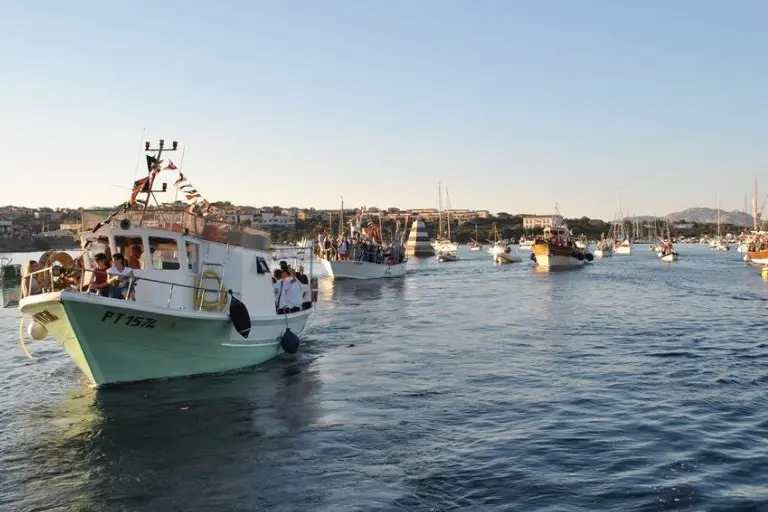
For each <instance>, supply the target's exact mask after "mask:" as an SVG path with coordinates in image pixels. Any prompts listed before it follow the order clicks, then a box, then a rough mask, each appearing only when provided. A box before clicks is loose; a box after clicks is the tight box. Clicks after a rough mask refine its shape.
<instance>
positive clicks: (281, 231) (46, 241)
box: [0, 214, 750, 253]
mask: <svg viewBox="0 0 768 512" xmlns="http://www.w3.org/2000/svg"><path fill="white" fill-rule="evenodd" d="M565 221H566V222H567V224H568V227H569V228H570V229H571V230H572V231H573V234H574V236H580V235H584V236H586V237H587V238H588V239H590V240H597V239H600V238H601V236H603V235H605V236H606V237H609V236H610V232H611V223H610V222H605V221H602V220H599V219H589V218H588V217H581V218H574V219H565ZM425 224H426V227H427V232H428V233H429V234H430V237H432V236H433V235H434V233H435V232H436V230H437V222H436V221H435V222H425ZM494 224H495V225H496V226H497V228H498V232H499V236H500V237H501V238H514V239H515V240H517V239H519V238H520V237H521V236H526V237H531V236H535V235H540V234H542V233H543V229H541V228H537V229H533V230H524V229H523V218H522V216H518V215H507V214H501V215H498V216H496V217H491V218H488V219H477V220H475V221H467V222H462V223H461V224H458V225H456V224H454V227H453V228H452V231H453V233H454V237H455V240H456V241H457V242H458V243H460V244H466V243H468V242H470V241H471V240H472V239H473V238H475V226H477V238H478V240H477V241H478V242H480V243H482V244H485V243H488V240H490V239H491V238H492V229H493V225H494ZM246 225H247V224H246ZM662 225H663V224H662V222H660V221H659V222H657V223H656V229H655V230H654V226H653V222H646V223H643V226H642V228H641V229H639V230H638V231H639V233H638V234H640V235H641V236H635V237H633V238H634V239H638V240H640V239H645V240H651V241H653V242H655V241H656V236H655V235H654V232H657V233H659V234H660V233H661V230H662ZM382 227H383V231H384V234H385V236H387V234H388V233H392V232H393V231H394V229H395V222H394V221H392V220H386V221H384V222H383V223H382ZM625 227H626V228H630V225H629V223H625ZM338 229H339V227H338V222H334V224H333V227H330V226H329V224H328V221H319V220H297V221H296V225H295V227H292V228H281V227H272V228H271V229H269V230H268V231H269V232H270V235H271V238H272V243H273V244H282V243H294V242H298V241H299V240H301V239H302V238H310V239H311V238H316V237H317V235H319V234H323V233H333V234H336V233H338ZM407 229H408V231H410V223H409V224H408V226H407ZM670 231H671V234H672V236H673V237H676V238H677V237H686V238H700V237H703V236H715V234H716V233H717V224H714V223H696V222H693V223H685V225H684V227H680V226H679V225H677V224H671V226H670ZM745 231H746V232H748V231H750V228H744V227H742V226H735V225H730V224H726V225H722V226H721V232H722V233H724V234H725V233H731V234H733V235H738V234H739V233H743V232H745ZM626 232H627V233H632V231H631V229H626ZM78 247H79V244H78V242H77V241H76V240H75V239H73V238H70V237H43V236H37V237H35V236H32V237H22V238H19V237H8V238H0V252H1V253H13V252H36V251H37V252H39V251H47V250H50V249H56V250H74V249H77V248H78Z"/></svg>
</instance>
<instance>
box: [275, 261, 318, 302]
mask: <svg viewBox="0 0 768 512" xmlns="http://www.w3.org/2000/svg"><path fill="white" fill-rule="evenodd" d="M272 289H273V291H274V293H275V311H276V312H277V314H278V315H283V314H287V313H296V312H299V311H303V310H305V309H312V290H311V288H310V286H309V278H308V277H307V275H306V274H305V273H304V269H303V268H301V267H299V269H298V270H294V269H292V268H291V266H290V265H288V262H286V261H281V262H280V268H278V269H275V271H274V273H273V274H272Z"/></svg>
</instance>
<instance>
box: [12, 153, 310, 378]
mask: <svg viewBox="0 0 768 512" xmlns="http://www.w3.org/2000/svg"><path fill="white" fill-rule="evenodd" d="M176 148H177V143H176V142H175V141H174V142H173V146H172V149H171V148H164V142H163V141H162V140H161V141H160V143H159V146H158V147H157V148H156V149H150V144H149V143H146V145H145V150H146V151H147V152H148V154H147V168H148V175H147V177H145V178H142V179H140V180H138V181H137V182H135V183H134V187H133V192H132V194H131V198H130V199H129V201H127V202H126V203H124V204H123V205H122V206H121V207H120V208H119V209H118V210H117V211H115V212H112V213H111V214H109V215H104V214H96V213H93V212H87V211H86V212H83V219H82V220H83V229H87V230H88V231H87V232H85V233H84V234H83V235H82V236H81V244H82V252H81V254H80V256H79V257H77V258H76V259H73V258H72V257H71V256H69V255H68V254H67V253H64V252H60V253H47V254H44V255H43V257H41V258H40V260H39V268H37V269H35V270H33V271H31V272H29V273H27V274H25V275H24V277H23V278H22V295H23V298H22V299H21V301H20V302H19V309H20V311H21V313H22V315H23V318H22V320H21V321H22V326H21V327H20V331H21V332H23V324H24V322H25V320H26V321H27V322H28V323H29V325H28V329H27V333H28V335H29V336H30V337H31V338H33V339H35V340H40V339H43V338H45V337H46V336H48V335H50V336H53V337H54V338H56V339H57V340H58V341H59V342H60V343H61V344H62V346H63V348H64V350H65V352H66V353H67V354H68V355H69V356H70V357H71V358H72V360H73V361H74V362H75V364H77V366H78V367H79V368H80V370H81V371H82V372H83V373H84V374H85V375H86V377H87V378H88V379H89V380H90V381H91V383H93V384H94V385H97V386H100V385H104V384H113V383H124V382H134V381H141V380H148V379H165V378H170V377H181V376H188V375H196V374H204V373H216V372H224V371H228V370H235V369H239V368H244V367H249V366H253V365H257V364H260V363H263V362H264V361H267V360H269V359H272V358H273V357H275V356H277V355H278V354H280V353H281V352H283V351H286V352H295V351H296V350H297V349H298V342H299V339H298V337H297V334H300V333H301V332H302V331H303V329H304V326H305V324H306V322H307V319H308V318H309V317H310V315H311V313H312V307H311V302H310V303H309V304H307V303H302V300H303V299H304V298H305V296H304V295H303V292H302V286H301V284H298V286H297V287H298V290H299V292H298V296H297V295H296V291H295V290H296V288H293V289H292V290H293V291H291V292H290V296H291V297H290V299H291V300H290V301H289V300H288V299H289V294H288V293H286V294H285V295H281V296H280V297H279V300H280V304H281V305H282V308H281V313H280V314H278V312H277V311H278V310H277V304H276V296H275V286H274V285H273V281H272V276H271V275H270V266H269V263H268V261H269V259H270V257H271V256H270V254H269V252H268V250H267V249H268V247H269V234H268V233H267V232H265V231H261V230H257V229H251V228H246V227H243V226H239V225H232V224H227V223H225V222H223V221H221V220H218V212H217V210H216V209H215V208H214V207H212V206H211V205H210V203H209V202H208V201H205V200H204V199H203V198H202V196H201V195H200V193H199V192H198V191H197V190H195V189H194V188H193V187H192V185H191V183H189V181H188V180H187V179H186V178H185V177H184V175H183V174H181V172H180V171H179V172H178V179H177V180H176V181H175V182H174V184H175V185H176V187H177V188H178V190H179V191H180V192H181V193H182V194H183V196H184V197H185V198H186V200H187V202H188V203H189V205H190V206H189V208H187V209H186V210H178V209H177V210H167V209H161V208H159V207H158V208H157V209H155V208H151V207H150V206H149V204H150V200H152V201H153V202H156V203H157V204H162V201H158V200H157V198H156V197H155V196H156V195H157V194H159V193H161V192H165V190H166V184H165V183H163V187H162V190H155V189H154V185H155V182H156V180H157V179H163V176H164V175H165V174H166V173H168V174H171V173H173V171H175V170H177V168H176V166H174V165H173V163H172V162H170V161H169V164H168V165H167V166H166V167H162V162H163V161H162V159H161V157H162V156H163V154H164V153H165V152H167V151H173V150H175V149H176ZM149 153H153V154H154V155H150V154H149ZM142 194H143V195H144V197H145V198H146V199H145V200H143V201H142V200H139V199H138V197H139V196H140V195H142ZM110 255H111V259H112V261H113V263H112V265H113V266H112V268H109V269H107V265H108V263H106V260H107V259H109V258H110ZM125 262H128V266H123V263H125ZM299 271H300V272H301V269H299ZM311 273H312V270H311V267H310V270H309V275H310V280H311ZM298 280H299V281H301V278H300V277H299V278H298ZM312 282H314V280H312ZM294 285H295V283H294V281H290V284H288V283H286V286H294ZM293 299H297V300H296V303H294V301H293ZM25 341H26V340H25V337H24V336H22V346H23V347H25V350H26V345H25ZM28 354H29V352H28Z"/></svg>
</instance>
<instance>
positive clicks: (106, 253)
mask: <svg viewBox="0 0 768 512" xmlns="http://www.w3.org/2000/svg"><path fill="white" fill-rule="evenodd" d="M96 242H97V243H98V244H99V245H102V246H104V256H106V257H107V261H112V251H111V249H110V248H109V238H107V237H106V236H100V237H99V238H97V239H96Z"/></svg>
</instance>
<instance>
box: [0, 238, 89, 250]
mask: <svg viewBox="0 0 768 512" xmlns="http://www.w3.org/2000/svg"><path fill="white" fill-rule="evenodd" d="M78 247H80V244H78V243H77V241H76V240H75V239H74V238H70V237H56V238H52V237H31V238H30V237H25V238H15V237H8V238H0V252H4V253H12V252H41V251H48V250H50V249H56V250H61V251H69V250H73V249H77V248H78Z"/></svg>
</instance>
